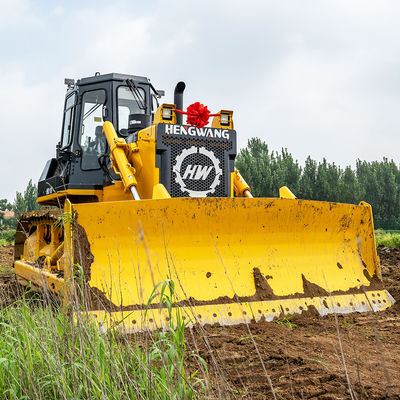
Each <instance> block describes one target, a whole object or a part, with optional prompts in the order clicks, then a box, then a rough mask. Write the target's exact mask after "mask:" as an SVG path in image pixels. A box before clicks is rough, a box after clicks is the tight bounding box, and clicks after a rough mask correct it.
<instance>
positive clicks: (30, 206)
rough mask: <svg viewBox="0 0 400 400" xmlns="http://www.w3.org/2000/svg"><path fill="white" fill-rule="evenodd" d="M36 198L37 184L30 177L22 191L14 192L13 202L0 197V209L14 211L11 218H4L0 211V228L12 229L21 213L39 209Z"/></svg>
mask: <svg viewBox="0 0 400 400" xmlns="http://www.w3.org/2000/svg"><path fill="white" fill-rule="evenodd" d="M36 198H37V186H36V185H35V184H34V183H32V179H31V180H30V181H29V183H28V185H27V187H26V188H25V190H24V191H23V192H16V195H15V199H14V202H13V203H10V202H9V201H8V200H7V199H0V211H13V212H14V217H11V218H6V217H5V216H4V214H3V213H0V230H7V229H14V228H15V227H16V224H17V220H18V218H19V217H20V215H21V214H22V213H24V212H26V211H32V210H37V209H39V208H40V206H39V205H38V204H37V203H36Z"/></svg>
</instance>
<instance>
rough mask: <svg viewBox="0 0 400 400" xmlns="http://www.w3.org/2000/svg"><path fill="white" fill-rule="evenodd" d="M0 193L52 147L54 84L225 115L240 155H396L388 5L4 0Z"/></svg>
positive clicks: (39, 166)
mask: <svg viewBox="0 0 400 400" xmlns="http://www.w3.org/2000/svg"><path fill="white" fill-rule="evenodd" d="M0 9H1V13H0V52H1V53H0V54H1V57H0V88H1V89H0V121H1V122H0V124H1V132H0V135H1V136H0V137H1V146H0V156H1V158H2V160H3V163H2V168H1V169H0V182H1V185H0V198H7V199H9V200H10V201H13V200H14V198H15V192H16V191H23V190H24V188H25V187H26V185H27V183H28V181H29V179H32V180H33V181H34V182H37V181H38V179H39V176H40V174H41V172H42V170H43V168H44V165H45V163H46V161H47V160H48V159H50V158H52V157H54V155H55V146H56V143H57V142H58V141H59V140H60V133H61V123H62V112H63V104H64V96H65V91H66V87H65V86H64V78H66V77H68V78H74V79H79V78H82V77H87V76H92V75H94V73H95V72H97V71H99V72H101V73H109V72H119V73H126V74H134V75H141V76H146V77H149V78H150V79H151V81H152V83H153V85H154V86H155V87H156V88H158V89H163V90H165V91H166V96H165V97H164V98H163V101H164V102H167V103H168V102H172V98H173V89H174V87H175V84H176V83H177V82H178V81H180V80H183V81H185V82H186V91H185V99H184V104H185V107H186V106H188V105H189V104H191V103H193V102H195V101H200V102H201V103H203V104H206V105H207V106H208V108H209V109H210V110H211V111H212V112H217V111H219V110H220V109H231V110H234V123H235V129H236V130H237V132H238V145H239V148H243V147H245V146H246V144H247V141H248V139H249V138H252V137H260V138H261V139H262V140H264V141H266V142H267V143H268V145H269V148H270V149H271V150H275V151H280V149H281V148H287V149H288V151H289V152H290V153H291V154H292V155H293V157H294V158H295V159H297V160H298V161H299V162H300V163H301V164H303V163H304V160H305V159H306V158H307V156H309V155H310V156H311V157H312V158H313V159H316V160H319V161H320V160H322V159H323V158H324V157H325V158H326V159H327V160H328V161H329V162H335V163H336V164H339V165H340V166H343V167H345V166H346V165H352V166H354V165H355V161H356V160H357V159H362V160H368V161H372V160H381V159H382V157H388V158H389V159H393V160H394V161H395V162H396V163H397V164H399V162H400V161H399V160H400V135H399V132H400V113H399V111H398V108H399V106H400V24H399V21H400V2H398V1H396V0H392V1H389V0H380V1H377V0H376V1H372V0H363V1H361V0H360V1H358V0H326V1H319V0H318V1H317V0H315V1H311V0H285V1H270V0H259V1H258V0H248V1H246V2H244V1H242V0H241V1H236V0H229V1H225V0H214V1H209V0H202V1H198V0H197V1H192V0H168V1H166V0H164V1H162V0H159V1H156V0H153V1H151V0H147V1H142V0H140V1H136V0H130V1H128V0H126V1H123V0H122V1H119V0H113V1H112V2H110V1H103V0H96V1H91V0H86V1H84V0H81V1H76V0H70V1H68V2H67V1H65V2H63V1H59V2H58V1H56V0H53V1H45V0H43V1H40V0H37V1H33V0H13V1H10V0H0Z"/></svg>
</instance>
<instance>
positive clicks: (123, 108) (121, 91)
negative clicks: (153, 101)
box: [117, 86, 146, 133]
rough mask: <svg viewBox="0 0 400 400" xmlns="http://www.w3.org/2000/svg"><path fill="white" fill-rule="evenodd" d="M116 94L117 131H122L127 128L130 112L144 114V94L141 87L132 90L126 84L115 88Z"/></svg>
mask: <svg viewBox="0 0 400 400" xmlns="http://www.w3.org/2000/svg"><path fill="white" fill-rule="evenodd" d="M117 96H118V131H119V133H123V132H124V130H127V129H128V119H129V115H130V114H145V111H146V110H145V109H144V107H143V106H144V105H145V104H146V95H145V92H144V90H143V89H142V88H141V87H138V88H137V92H136V93H135V92H133V91H132V90H131V89H130V88H129V87H128V86H120V87H119V88H118V89H117ZM121 130H122V132H121Z"/></svg>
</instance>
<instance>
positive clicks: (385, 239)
mask: <svg viewBox="0 0 400 400" xmlns="http://www.w3.org/2000/svg"><path fill="white" fill-rule="evenodd" d="M375 239H376V245H377V246H379V245H381V244H382V245H384V246H386V247H400V232H388V231H384V230H382V229H377V230H376V231H375Z"/></svg>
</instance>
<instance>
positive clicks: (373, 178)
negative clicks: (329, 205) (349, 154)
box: [236, 138, 400, 229]
mask: <svg viewBox="0 0 400 400" xmlns="http://www.w3.org/2000/svg"><path fill="white" fill-rule="evenodd" d="M236 166H237V168H238V169H239V170H240V172H241V174H242V176H243V178H244V179H245V180H246V181H247V183H248V184H249V185H250V187H251V188H252V193H253V195H254V196H256V197H271V196H273V197H276V196H278V195H279V188H280V187H281V186H288V187H289V189H291V190H292V192H293V193H294V194H295V195H296V196H297V197H298V198H300V199H307V200H319V201H332V202H341V203H351V204H357V203H359V202H360V201H361V200H363V201H366V202H367V203H369V204H371V206H372V210H373V214H374V224H375V227H376V228H383V229H400V169H399V166H398V165H396V164H395V163H394V161H393V160H391V161H389V160H388V159H387V158H384V159H383V161H380V162H378V161H373V162H366V161H361V160H357V163H356V168H355V170H353V169H352V168H351V167H349V166H347V167H346V168H345V169H344V170H343V169H341V168H340V167H339V166H337V165H336V164H335V163H332V164H331V163H328V162H327V161H326V159H323V160H322V162H319V163H317V162H316V161H315V160H312V159H311V157H308V158H307V160H306V162H305V165H304V167H303V168H302V167H301V166H300V165H299V163H298V162H297V161H294V160H293V157H292V156H291V155H290V154H289V153H288V151H287V150H286V149H283V150H282V152H281V153H280V154H279V153H276V152H270V151H269V149H268V145H267V144H266V143H265V142H263V141H262V140H261V139H258V138H253V139H250V140H249V142H248V145H247V147H246V148H244V149H242V150H241V151H240V152H239V154H238V156H237V158H236Z"/></svg>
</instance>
